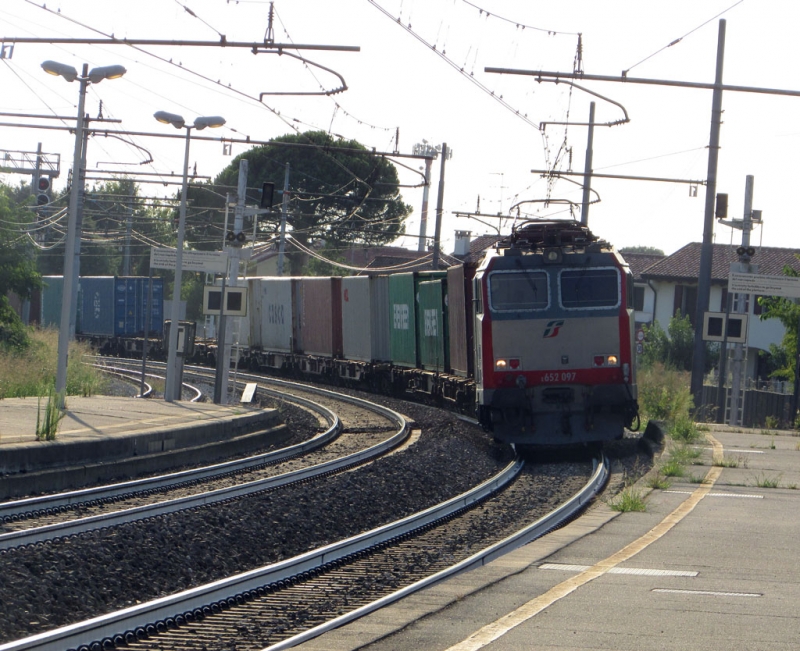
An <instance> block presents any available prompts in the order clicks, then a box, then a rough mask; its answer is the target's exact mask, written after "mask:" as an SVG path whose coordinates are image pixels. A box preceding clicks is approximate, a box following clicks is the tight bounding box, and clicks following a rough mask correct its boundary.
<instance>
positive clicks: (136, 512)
mask: <svg viewBox="0 0 800 651" xmlns="http://www.w3.org/2000/svg"><path fill="white" fill-rule="evenodd" d="M265 382H267V381H265ZM268 384H270V385H271V386H272V387H273V388H272V389H266V388H264V387H262V389H261V390H262V391H264V392H266V393H270V394H271V395H274V396H275V397H280V398H281V399H282V400H290V401H293V402H295V403H297V404H302V405H303V406H304V407H305V408H307V409H311V410H312V411H314V412H315V413H317V414H319V415H320V416H321V417H323V418H324V419H325V420H326V421H327V423H328V425H329V427H328V429H327V430H326V431H325V432H323V433H321V434H320V435H318V436H315V437H313V438H312V439H311V440H309V441H306V442H303V443H299V444H297V445H294V446H291V447H288V448H283V449H281V450H277V451H275V452H271V453H267V454H262V455H256V456H252V457H248V458H245V459H238V460H235V461H230V462H227V463H221V464H214V465H212V466H206V467H203V468H196V469H192V470H186V471H183V472H178V473H172V474H169V475H161V476H157V477H151V478H147V479H142V480H136V481H129V482H124V483H119V484H113V485H108V486H99V487H96V488H89V489H84V490H79V491H72V492H68V493H60V494H56V495H47V496H43V497H36V498H29V499H25V500H17V501H13V502H6V503H2V504H0V518H2V519H3V522H4V524H3V529H5V531H4V532H3V533H0V550H2V549H8V548H10V547H17V546H20V545H26V544H33V543H36V542H40V541H45V540H49V539H52V538H57V537H63V536H69V535H73V534H77V533H81V532H84V531H89V530H92V529H96V528H101V527H109V526H114V525H118V524H123V523H126V522H132V521H135V520H140V519H144V518H151V517H155V516H158V515H163V514H168V513H172V512H175V511H178V510H182V509H189V508H193V507H195V506H199V505H204V504H212V503H214V502H220V501H224V500H230V499H234V498H238V497H242V496H245V495H250V494H254V493H259V492H263V491H266V490H272V489H275V488H278V487H281V486H287V485H289V484H292V483H295V482H298V481H304V480H307V479H310V478H313V477H318V476H320V475H323V474H327V473H332V472H338V471H341V470H343V469H345V468H349V467H352V466H354V465H357V464H360V463H364V462H365V461H368V460H370V459H373V458H375V457H377V456H380V455H382V454H385V453H386V452H387V451H388V450H391V449H392V448H394V447H395V446H397V445H399V444H400V443H402V442H403V441H405V440H406V438H407V437H408V436H409V434H410V431H411V428H410V426H409V423H408V421H406V419H405V418H404V417H403V416H401V415H400V414H397V413H396V412H394V411H392V410H390V409H387V408H386V407H382V406H380V405H376V404H373V403H369V402H367V401H365V400H361V399H358V398H353V397H350V396H342V395H340V394H335V393H333V392H331V391H327V390H325V389H317V388H312V387H307V386H301V385H295V384H293V383H290V382H284V381H280V380H276V381H269V382H268ZM275 387H280V390H278V389H277V388H275ZM293 392H297V393H298V394H300V393H303V394H313V395H316V396H318V397H324V398H326V399H327V400H328V401H331V402H335V403H337V404H340V405H341V404H342V403H347V404H348V405H351V406H355V407H356V408H357V409H361V410H365V411H368V412H371V413H374V414H378V415H379V416H380V418H381V419H383V420H384V422H386V423H387V425H386V426H384V427H376V428H375V431H374V432H373V436H371V437H370V436H365V434H364V432H363V431H361V432H359V433H358V436H354V437H351V438H350V440H348V441H346V442H345V441H339V442H338V445H330V444H331V442H332V441H334V440H335V439H336V438H337V437H340V436H341V435H342V430H343V427H342V422H341V420H340V418H339V417H338V415H336V414H335V413H334V412H333V411H331V409H329V408H328V407H325V406H323V405H320V404H318V403H315V402H313V401H311V400H309V399H308V398H303V397H302V396H300V395H294V396H292V393H293ZM389 424H390V425H391V427H389ZM326 445H327V446H329V448H330V449H327V448H326V451H325V452H319V450H320V449H321V448H323V446H326ZM314 451H317V454H314V455H310V456H307V457H305V458H304V460H303V461H295V462H294V463H293V465H294V466H301V467H299V468H298V467H294V468H289V467H287V463H288V460H291V459H296V458H297V457H299V456H300V455H304V454H305V455H309V453H311V452H314ZM76 514H78V515H80V517H77V518H76V517H75V515H76Z"/></svg>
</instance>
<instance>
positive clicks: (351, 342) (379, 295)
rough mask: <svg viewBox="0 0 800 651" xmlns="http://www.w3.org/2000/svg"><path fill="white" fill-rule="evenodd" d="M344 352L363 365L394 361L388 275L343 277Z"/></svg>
mask: <svg viewBox="0 0 800 651" xmlns="http://www.w3.org/2000/svg"><path fill="white" fill-rule="evenodd" d="M367 314H368V315H369V318H366V317H365V315H367ZM342 351H343V354H344V357H345V359H353V360H358V361H362V362H375V361H388V360H389V359H390V358H391V346H390V342H389V279H388V277H387V276H372V277H370V276H349V277H346V278H342Z"/></svg>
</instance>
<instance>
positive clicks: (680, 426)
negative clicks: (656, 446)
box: [668, 416, 701, 443]
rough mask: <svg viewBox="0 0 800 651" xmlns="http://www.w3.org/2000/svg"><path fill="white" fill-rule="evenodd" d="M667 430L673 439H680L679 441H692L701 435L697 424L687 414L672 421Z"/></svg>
mask: <svg viewBox="0 0 800 651" xmlns="http://www.w3.org/2000/svg"><path fill="white" fill-rule="evenodd" d="M668 432H669V436H670V438H671V439H672V440H673V441H680V442H681V443H694V442H695V441H697V440H699V439H700V437H701V435H700V430H698V429H697V425H695V424H694V421H693V420H691V419H690V418H689V417H688V416H683V417H681V418H678V419H677V420H674V421H672V424H671V425H670V428H669V430H668Z"/></svg>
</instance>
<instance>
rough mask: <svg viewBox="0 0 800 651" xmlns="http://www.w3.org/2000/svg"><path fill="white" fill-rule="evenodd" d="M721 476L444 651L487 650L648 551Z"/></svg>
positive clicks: (713, 475)
mask: <svg viewBox="0 0 800 651" xmlns="http://www.w3.org/2000/svg"><path fill="white" fill-rule="evenodd" d="M706 438H707V439H708V440H709V442H710V443H711V445H712V446H713V448H714V451H713V458H714V459H717V458H722V455H723V449H722V444H721V443H720V442H719V441H718V440H717V439H715V438H714V437H713V436H711V434H706ZM721 473H722V468H721V467H717V466H713V467H712V468H711V469H710V470H709V471H708V473H707V474H706V476H705V478H704V479H703V483H702V484H701V485H700V486H699V487H698V488H697V490H695V491H694V492H693V493H692V494H691V495H690V496H689V497H687V498H686V499H685V500H684V501H683V502H682V503H681V504H680V506H678V508H676V509H675V510H674V511H672V513H670V514H669V515H668V516H667V517H665V518H664V519H663V520H662V521H661V522H659V523H658V524H657V525H656V526H655V527H653V528H652V529H651V530H650V531H648V532H647V533H646V534H644V535H643V536H642V537H641V538H639V539H638V540H635V541H633V542H632V543H630V544H629V545H626V546H625V547H623V548H622V549H621V550H619V551H618V552H616V553H615V554H612V555H611V556H609V557H608V558H606V559H604V560H602V561H600V562H599V563H596V564H595V565H593V566H592V567H590V568H588V569H587V570H584V571H583V572H581V573H580V574H577V575H575V576H573V577H571V578H569V579H567V580H566V581H563V582H561V583H559V584H558V585H556V586H553V587H552V588H550V590H548V591H547V592H545V593H544V594H543V595H540V596H539V597H536V598H535V599H531V600H530V601H529V602H527V603H525V604H523V605H522V606H520V607H519V608H517V609H516V610H514V611H512V612H510V613H509V614H508V615H505V616H504V617H501V618H500V619H498V620H496V621H494V622H492V623H491V624H487V625H486V626H484V627H483V628H481V629H479V630H478V631H476V632H475V633H473V634H472V635H470V636H469V637H468V638H467V639H465V640H463V641H461V642H459V643H458V644H455V645H454V646H451V647H450V648H449V649H447V651H477V650H478V649H482V648H483V647H485V646H488V645H489V644H491V643H492V642H494V641H495V640H497V639H498V638H500V637H502V636H503V635H505V634H506V633H508V632H509V631H510V630H512V629H513V628H515V627H517V626H519V625H520V624H522V623H524V622H526V621H528V620H529V619H531V618H532V617H535V616H536V615H538V614H539V613H540V612H542V611H543V610H545V609H546V608H548V607H549V606H552V605H553V604H554V603H556V602H557V601H559V600H561V599H563V598H564V597H566V596H567V595H569V594H570V593H572V592H574V591H575V590H577V589H578V588H580V587H581V586H583V585H586V584H587V583H589V582H590V581H594V580H595V579H596V578H598V577H601V576H603V575H604V574H606V573H607V572H608V571H609V570H611V569H613V568H614V567H616V566H617V565H619V564H620V563H624V562H625V561H628V560H630V559H631V558H633V557H634V556H635V555H636V554H638V553H639V552H640V551H642V550H643V549H645V548H647V547H649V546H650V545H652V544H653V543H654V542H656V541H657V540H658V539H660V538H661V537H663V536H664V535H666V534H667V532H669V531H670V530H671V529H672V528H673V527H674V526H675V525H676V524H678V523H679V522H680V521H681V520H683V518H685V517H686V516H687V515H689V513H691V512H692V510H693V509H694V507H695V506H697V505H698V504H699V503H700V500H702V499H703V498H704V497H705V496H706V495H707V494H708V493H709V491H710V490H711V488H712V487H713V486H714V483H715V482H716V481H717V479H719V476H720V474H721Z"/></svg>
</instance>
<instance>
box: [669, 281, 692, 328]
mask: <svg viewBox="0 0 800 651" xmlns="http://www.w3.org/2000/svg"><path fill="white" fill-rule="evenodd" d="M678 310H680V313H681V316H686V315H688V316H689V322H690V323H691V324H692V325H694V324H695V315H696V314H697V286H695V285H675V303H674V305H673V308H672V315H673V316H675V315H676V314H677V313H678Z"/></svg>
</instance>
